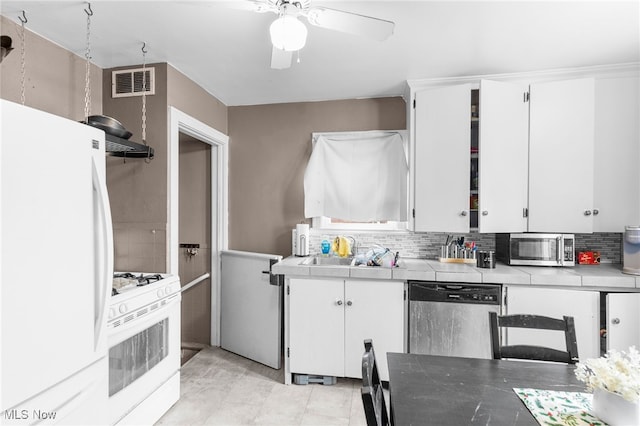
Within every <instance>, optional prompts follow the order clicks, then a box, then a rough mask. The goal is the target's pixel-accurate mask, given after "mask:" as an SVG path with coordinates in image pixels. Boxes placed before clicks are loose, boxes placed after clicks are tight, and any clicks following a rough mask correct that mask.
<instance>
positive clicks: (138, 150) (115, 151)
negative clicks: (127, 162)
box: [105, 132, 154, 159]
mask: <svg viewBox="0 0 640 426" xmlns="http://www.w3.org/2000/svg"><path fill="white" fill-rule="evenodd" d="M105 141H106V146H105V150H106V152H107V155H109V156H112V157H126V158H148V159H152V158H153V155H154V152H153V148H151V147H150V146H148V145H143V144H141V143H136V142H131V141H129V140H127V139H122V138H119V137H117V136H113V135H111V134H109V133H107V132H105Z"/></svg>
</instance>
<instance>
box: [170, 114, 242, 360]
mask: <svg viewBox="0 0 640 426" xmlns="http://www.w3.org/2000/svg"><path fill="white" fill-rule="evenodd" d="M169 126H170V137H169V156H168V160H167V161H168V169H169V225H168V228H169V229H168V232H167V251H168V256H167V259H168V263H169V264H168V265H167V271H168V272H169V273H171V274H175V275H179V276H180V281H181V285H182V299H183V302H182V311H183V313H182V321H183V326H182V341H183V342H185V343H186V344H187V345H192V346H195V349H197V347H198V346H206V345H212V346H218V345H219V335H220V334H219V332H220V326H219V317H220V314H219V312H220V301H219V300H220V298H219V296H220V251H221V250H225V249H226V248H227V246H228V237H227V229H228V225H227V224H228V216H227V205H228V194H227V182H228V180H227V179H228V178H227V176H228V168H227V164H228V141H229V137H228V136H226V135H224V134H222V133H221V132H219V131H217V130H215V129H213V128H211V127H210V126H208V125H206V124H204V123H202V122H200V121H198V120H197V119H195V118H193V117H191V116H189V115H187V114H185V113H183V112H181V111H179V110H177V109H176V108H173V107H171V108H170V110H169Z"/></svg>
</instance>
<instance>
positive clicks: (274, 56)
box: [271, 47, 293, 70]
mask: <svg viewBox="0 0 640 426" xmlns="http://www.w3.org/2000/svg"><path fill="white" fill-rule="evenodd" d="M292 57H293V52H290V51H286V50H281V49H278V48H276V47H274V48H273V49H271V68H273V69H276V70H282V69H285V68H289V67H290V66H291V58H292Z"/></svg>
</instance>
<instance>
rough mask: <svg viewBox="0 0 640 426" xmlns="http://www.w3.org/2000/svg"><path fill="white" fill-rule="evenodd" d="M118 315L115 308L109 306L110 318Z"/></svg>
mask: <svg viewBox="0 0 640 426" xmlns="http://www.w3.org/2000/svg"><path fill="white" fill-rule="evenodd" d="M115 316H116V310H115V309H114V308H109V319H111V318H113V317H115Z"/></svg>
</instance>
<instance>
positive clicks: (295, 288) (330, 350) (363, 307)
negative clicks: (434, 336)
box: [287, 278, 405, 380]
mask: <svg viewBox="0 0 640 426" xmlns="http://www.w3.org/2000/svg"><path fill="white" fill-rule="evenodd" d="M287 293H288V294H287V297H288V298H289V301H288V302H289V324H288V326H289V346H288V354H289V366H290V372H291V373H298V374H310V375H323V376H337V377H354V378H361V377H362V354H363V353H364V344H363V342H364V340H365V339H372V340H373V346H374V349H375V352H376V359H377V360H378V363H379V364H378V366H379V371H380V376H381V378H382V380H389V372H388V368H387V362H386V353H387V352H403V351H404V305H405V302H404V282H402V281H383V280H355V279H354V280H341V279H320V278H318V279H307V278H299V279H298V278H291V279H289V282H288V288H287Z"/></svg>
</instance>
